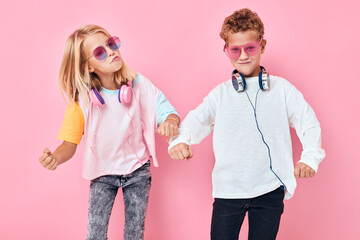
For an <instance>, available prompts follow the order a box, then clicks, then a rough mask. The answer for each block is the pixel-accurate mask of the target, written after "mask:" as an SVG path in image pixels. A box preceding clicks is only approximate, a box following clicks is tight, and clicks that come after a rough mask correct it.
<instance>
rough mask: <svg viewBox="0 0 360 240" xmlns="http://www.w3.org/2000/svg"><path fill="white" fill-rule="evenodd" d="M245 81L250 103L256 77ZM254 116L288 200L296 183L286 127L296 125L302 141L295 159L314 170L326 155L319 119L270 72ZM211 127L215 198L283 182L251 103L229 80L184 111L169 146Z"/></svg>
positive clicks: (197, 138)
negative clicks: (177, 131) (266, 85)
mask: <svg viewBox="0 0 360 240" xmlns="http://www.w3.org/2000/svg"><path fill="white" fill-rule="evenodd" d="M246 83H247V87H246V92H247V93H248V95H249V97H250V100H251V102H252V104H253V105H254V107H255V98H256V93H257V91H258V90H259V84H258V77H251V78H246ZM256 115H257V121H258V124H259V128H260V130H261V132H262V133H263V135H264V140H265V142H266V143H267V144H268V145H269V148H270V156H271V159H272V169H273V171H274V172H275V173H276V174H277V175H278V176H279V178H280V179H281V180H282V181H283V183H284V184H285V185H286V188H287V189H286V192H285V199H289V198H291V197H292V195H293V194H294V191H295V188H296V179H295V177H294V164H293V158H292V146H291V136H290V128H289V126H291V127H294V128H295V130H296V133H297V135H298V137H299V139H300V141H301V143H302V146H303V152H302V155H301V160H300V162H303V163H305V164H307V165H309V166H310V167H311V168H313V169H314V170H315V171H317V170H318V166H319V163H320V162H321V161H322V159H323V158H324V157H325V151H324V150H323V149H322V148H321V129H320V124H319V122H318V120H317V118H316V116H315V113H314V111H313V109H312V108H311V107H310V106H309V104H308V103H307V102H306V101H305V99H304V98H303V96H302V94H301V93H300V92H299V91H298V90H297V89H296V88H295V87H294V86H293V85H291V84H290V83H289V82H288V81H286V80H285V79H283V78H281V77H276V76H270V90H267V91H262V90H260V91H259V93H258V98H257V103H256ZM212 131H214V134H213V148H214V154H215V166H214V169H213V172H212V182H213V197H214V198H228V199H234V198H253V197H257V196H260V195H263V194H265V193H268V192H270V191H272V190H274V189H276V188H278V187H279V186H280V185H282V183H281V182H280V180H279V179H278V178H277V177H276V176H275V174H274V173H273V172H272V171H271V170H270V158H269V154H268V149H267V147H266V145H265V144H264V142H263V141H262V138H261V134H260V132H259V131H258V129H257V127H256V122H255V117H254V110H253V107H252V105H251V103H250V102H249V99H248V98H247V95H246V93H245V92H240V93H238V92H236V91H235V90H234V88H233V86H232V82H231V80H229V81H226V82H224V83H221V84H219V85H218V86H217V87H216V88H215V89H213V90H212V91H211V92H210V93H209V94H208V96H206V97H205V98H204V100H203V102H202V103H201V104H200V105H199V106H198V107H197V108H196V109H195V110H193V111H190V112H189V114H188V115H187V116H186V118H185V119H184V121H183V122H182V123H181V127H180V129H179V135H178V136H176V137H174V138H172V139H171V141H170V145H169V149H171V148H172V147H173V146H175V145H176V144H178V143H186V144H188V145H192V144H198V143H200V142H201V141H202V140H203V139H204V138H205V137H206V136H208V135H209V134H210V133H211V132H212Z"/></svg>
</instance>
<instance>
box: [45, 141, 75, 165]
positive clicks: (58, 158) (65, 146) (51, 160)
mask: <svg viewBox="0 0 360 240" xmlns="http://www.w3.org/2000/svg"><path fill="white" fill-rule="evenodd" d="M76 147H77V144H75V143H71V142H66V141H64V142H63V143H62V144H60V145H59V146H58V147H57V148H56V150H55V152H54V153H51V152H50V150H49V149H48V148H45V149H44V152H43V154H42V155H41V156H40V158H39V162H40V163H41V165H42V166H43V167H44V168H47V169H49V170H55V169H56V168H57V166H59V165H60V164H62V163H64V162H66V161H68V160H69V159H70V158H71V157H72V156H73V155H74V154H75V151H76Z"/></svg>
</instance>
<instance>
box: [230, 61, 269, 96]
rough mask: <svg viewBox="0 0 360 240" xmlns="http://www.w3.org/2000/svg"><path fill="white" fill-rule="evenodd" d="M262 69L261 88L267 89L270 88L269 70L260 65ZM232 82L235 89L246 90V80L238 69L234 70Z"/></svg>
mask: <svg viewBox="0 0 360 240" xmlns="http://www.w3.org/2000/svg"><path fill="white" fill-rule="evenodd" d="M260 69H261V71H260V72H259V87H260V89H261V90H263V91H265V90H268V89H270V84H269V72H268V71H266V69H265V68H264V67H263V66H260ZM231 80H232V84H233V86H234V89H235V91H237V92H243V91H245V90H246V80H245V77H244V75H243V74H242V73H239V72H238V70H236V69H235V70H234V71H233V72H232V78H231Z"/></svg>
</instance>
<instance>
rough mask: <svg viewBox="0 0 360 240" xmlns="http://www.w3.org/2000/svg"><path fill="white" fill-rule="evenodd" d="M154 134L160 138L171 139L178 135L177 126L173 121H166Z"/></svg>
mask: <svg viewBox="0 0 360 240" xmlns="http://www.w3.org/2000/svg"><path fill="white" fill-rule="evenodd" d="M156 132H157V133H158V134H160V135H162V136H167V137H172V136H175V135H177V133H178V125H177V122H176V121H174V120H171V119H170V120H166V121H165V122H163V123H162V124H160V126H159V127H158V128H157V130H156Z"/></svg>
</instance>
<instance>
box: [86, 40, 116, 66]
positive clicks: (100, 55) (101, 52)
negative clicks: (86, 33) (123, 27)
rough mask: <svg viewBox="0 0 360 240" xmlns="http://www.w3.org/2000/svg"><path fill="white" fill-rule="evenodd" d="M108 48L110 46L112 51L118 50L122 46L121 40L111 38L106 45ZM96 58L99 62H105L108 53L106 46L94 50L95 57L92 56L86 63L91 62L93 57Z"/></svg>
mask: <svg viewBox="0 0 360 240" xmlns="http://www.w3.org/2000/svg"><path fill="white" fill-rule="evenodd" d="M105 45H106V46H108V47H109V48H110V49H112V50H118V49H119V48H120V46H121V42H120V39H119V38H118V37H115V36H114V37H111V38H109V39H108V40H107V41H106V43H105ZM93 56H94V57H95V58H96V59H97V60H100V61H102V60H104V59H105V58H106V56H107V52H106V49H105V47H104V46H98V47H97V48H95V49H94V51H93V55H91V56H90V57H89V58H88V59H86V60H85V61H87V60H89V59H90V58H91V57H93Z"/></svg>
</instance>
